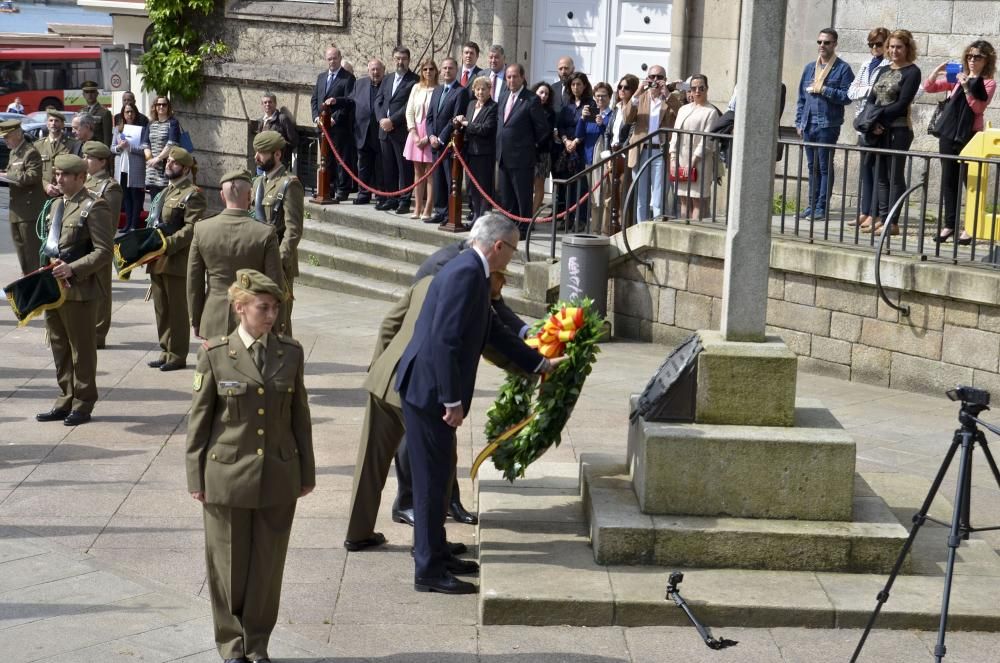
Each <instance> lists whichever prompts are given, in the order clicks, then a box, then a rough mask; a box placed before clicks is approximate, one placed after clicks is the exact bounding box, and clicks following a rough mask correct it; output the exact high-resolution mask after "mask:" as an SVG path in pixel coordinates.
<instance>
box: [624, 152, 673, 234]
mask: <svg viewBox="0 0 1000 663" xmlns="http://www.w3.org/2000/svg"><path fill="white" fill-rule="evenodd" d="M659 153H660V147H659V146H658V145H654V146H651V147H643V148H642V151H641V152H639V161H638V162H637V164H638V165H637V166H636V167H635V169H634V170H633V171H632V177H633V178H636V173H638V172H639V168H641V167H642V164H644V163H646V162H647V161H649V160H650V159H651V158H653V156H654V155H656V154H659ZM664 158H666V157H664ZM663 160H664V159H663V158H657V159H656V160H654V161H653V163H651V164H649V167H648V168H646V170H644V171H642V175H639V176H638V180H639V181H638V182H636V184H635V188H636V192H635V196H636V200H637V202H636V208H635V220H636V221H648V220H650V219H653V218H656V217H658V216H660V215H661V214H662V213H663V207H662V206H663V173H664V170H663Z"/></svg>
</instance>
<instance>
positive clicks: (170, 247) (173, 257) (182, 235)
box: [149, 177, 208, 276]
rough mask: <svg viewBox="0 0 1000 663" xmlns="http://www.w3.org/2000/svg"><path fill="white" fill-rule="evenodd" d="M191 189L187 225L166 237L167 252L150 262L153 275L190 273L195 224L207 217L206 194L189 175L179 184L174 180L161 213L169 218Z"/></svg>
mask: <svg viewBox="0 0 1000 663" xmlns="http://www.w3.org/2000/svg"><path fill="white" fill-rule="evenodd" d="M191 189H195V192H194V194H193V195H192V196H191V197H190V198H188V200H187V206H186V207H185V208H184V227H183V228H181V229H180V230H178V231H177V232H175V233H174V234H173V235H171V236H170V237H167V241H166V254H165V255H163V256H160V258H159V259H158V260H154V261H153V262H151V263H149V273H150V274H167V275H168V276H187V263H188V249H189V248H190V247H191V240H192V239H193V238H194V224H195V223H196V222H198V221H200V220H201V219H203V218H204V217H205V210H206V209H207V208H208V202H207V201H206V200H205V194H204V193H203V192H202V190H201V189H199V188H198V187H196V186H195V184H194V182H192V181H191V178H190V177H186V178H184V179H183V180H181V181H180V182H179V183H176V184H174V183H171V184H169V185H168V186H167V188H166V189H164V191H163V209H162V211H161V213H160V218H161V219H162V220H163V221H166V220H168V219H169V218H170V217H171V215H173V213H174V209H175V208H177V207H178V206H179V205H180V204H181V202H182V201H183V200H184V197H185V196H186V195H187V194H188V191H190V190H191Z"/></svg>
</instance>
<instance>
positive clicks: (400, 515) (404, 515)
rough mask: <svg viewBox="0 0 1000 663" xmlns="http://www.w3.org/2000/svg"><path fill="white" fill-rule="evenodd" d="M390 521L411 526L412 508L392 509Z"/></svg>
mask: <svg viewBox="0 0 1000 663" xmlns="http://www.w3.org/2000/svg"><path fill="white" fill-rule="evenodd" d="M392 522H394V523H403V524H404V525H409V526H410V527H413V509H393V510H392Z"/></svg>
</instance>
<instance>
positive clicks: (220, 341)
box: [201, 336, 229, 350]
mask: <svg viewBox="0 0 1000 663" xmlns="http://www.w3.org/2000/svg"><path fill="white" fill-rule="evenodd" d="M228 345H229V337H228V336H213V337H212V338H207V339H205V342H204V343H202V344H201V347H202V348H203V349H205V350H214V349H215V348H221V347H224V346H228Z"/></svg>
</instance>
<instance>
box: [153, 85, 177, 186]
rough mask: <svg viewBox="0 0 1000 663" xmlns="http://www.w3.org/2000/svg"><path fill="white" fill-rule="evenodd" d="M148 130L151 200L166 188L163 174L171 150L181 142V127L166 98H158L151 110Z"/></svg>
mask: <svg viewBox="0 0 1000 663" xmlns="http://www.w3.org/2000/svg"><path fill="white" fill-rule="evenodd" d="M146 130H147V132H148V133H147V136H148V138H147V142H148V144H149V147H148V148H147V149H146V187H147V189H148V190H149V199H150V200H153V198H156V194H158V193H159V192H160V191H162V190H163V189H165V188H166V186H167V176H166V175H164V173H163V168H164V166H166V165H167V156H169V154H170V148H171V147H173V146H174V145H178V144H179V143H180V140H181V125H180V123H179V122H178V121H177V118H176V117H174V108H173V106H171V105H170V100H169V99H167V98H166V97H162V96H160V97H157V98H156V100H155V101H154V102H153V106H152V108H150V109H149V125H148V126H147V127H146Z"/></svg>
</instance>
